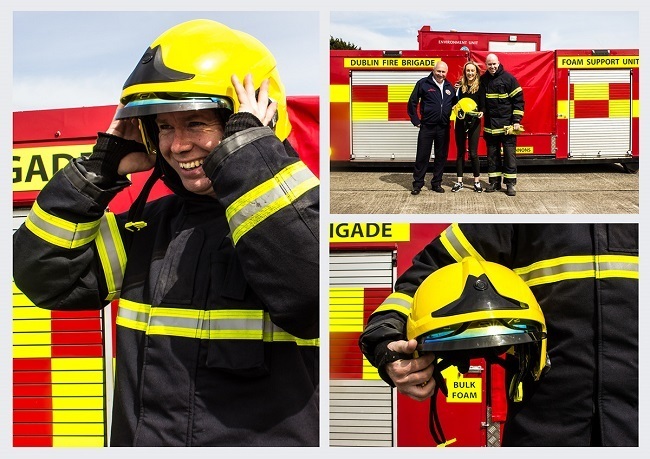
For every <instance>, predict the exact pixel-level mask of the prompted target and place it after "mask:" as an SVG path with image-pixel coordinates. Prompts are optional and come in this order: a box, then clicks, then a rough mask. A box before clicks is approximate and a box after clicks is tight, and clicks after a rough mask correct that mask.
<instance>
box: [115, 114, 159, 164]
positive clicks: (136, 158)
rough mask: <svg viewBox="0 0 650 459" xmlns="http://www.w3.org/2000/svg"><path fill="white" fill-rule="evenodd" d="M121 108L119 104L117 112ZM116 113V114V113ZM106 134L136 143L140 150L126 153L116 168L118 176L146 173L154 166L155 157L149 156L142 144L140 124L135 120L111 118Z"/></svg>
mask: <svg viewBox="0 0 650 459" xmlns="http://www.w3.org/2000/svg"><path fill="white" fill-rule="evenodd" d="M122 107H123V105H122V104H119V105H118V107H117V111H119V110H120V109H121V108H122ZM117 111H116V113H117ZM106 133H107V134H111V135H114V136H117V137H121V138H122V139H124V140H129V141H132V142H137V143H138V145H140V146H141V147H142V149H138V150H134V151H133V152H131V153H127V154H126V155H125V156H124V157H123V158H122V159H121V160H120V164H119V166H118V168H117V173H118V174H119V175H127V174H133V173H135V172H143V171H148V170H150V169H152V168H153V167H154V165H155V164H156V157H155V156H154V155H149V154H148V153H147V150H146V148H145V146H144V144H142V135H141V133H140V124H139V122H138V120H137V119H136V118H127V119H117V118H113V121H111V124H110V126H108V129H106Z"/></svg>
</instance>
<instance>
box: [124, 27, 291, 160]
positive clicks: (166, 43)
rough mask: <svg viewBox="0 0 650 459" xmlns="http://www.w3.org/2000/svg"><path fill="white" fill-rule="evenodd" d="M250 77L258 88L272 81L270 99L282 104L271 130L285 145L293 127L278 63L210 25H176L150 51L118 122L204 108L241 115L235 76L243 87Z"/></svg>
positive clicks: (246, 40) (128, 86)
mask: <svg viewBox="0 0 650 459" xmlns="http://www.w3.org/2000/svg"><path fill="white" fill-rule="evenodd" d="M249 73H250V74H251V75H252V77H253V82H254V84H255V85H257V87H258V88H259V85H260V84H261V83H262V81H263V80H265V79H268V80H269V99H271V100H272V101H275V102H277V104H278V109H277V113H276V120H275V122H274V124H273V125H272V126H271V127H273V128H274V129H275V134H276V135H277V136H278V138H280V140H284V139H286V138H287V137H288V135H289V133H290V132H291V124H290V123H289V117H288V114H287V103H286V95H285V90H284V86H283V84H282V81H281V80H280V75H279V73H278V70H277V66H276V61H275V58H274V57H273V55H272V54H271V52H270V51H269V50H268V49H267V48H266V46H264V45H263V44H262V43H261V42H260V41H259V40H257V39H256V38H254V37H252V36H251V35H248V34H247V33H244V32H240V31H238V30H234V29H231V28H229V27H227V26H225V25H223V24H220V23H218V22H215V21H211V20H207V19H196V20H192V21H188V22H184V23H181V24H179V25H176V26H174V27H172V28H170V29H169V30H167V31H166V32H164V33H163V34H162V35H160V36H159V37H158V38H157V39H156V40H155V41H154V42H153V43H152V44H151V45H150V47H149V48H148V49H147V51H146V52H145V53H144V55H143V56H142V58H141V59H140V61H139V62H138V64H137V66H136V67H135V69H134V70H133V72H132V73H131V75H130V76H129V78H128V79H127V81H126V83H125V84H124V88H123V91H122V95H121V98H120V102H121V103H122V104H123V105H124V107H123V108H122V109H121V110H120V111H119V112H118V114H117V117H118V118H135V117H138V118H140V117H143V116H146V115H154V114H157V113H165V112H174V111H185V110H199V109H204V108H225V109H228V110H230V111H231V112H233V113H236V112H237V111H238V109H239V101H238V99H237V94H236V92H235V88H234V87H233V85H232V82H231V76H232V75H236V76H237V77H238V78H239V80H240V81H242V82H243V80H244V77H245V76H246V75H247V74H249ZM145 142H146V143H148V142H147V139H145ZM147 147H148V148H149V145H147Z"/></svg>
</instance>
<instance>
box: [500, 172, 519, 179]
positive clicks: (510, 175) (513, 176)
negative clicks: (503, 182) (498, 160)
mask: <svg viewBox="0 0 650 459" xmlns="http://www.w3.org/2000/svg"><path fill="white" fill-rule="evenodd" d="M503 176H504V177H505V178H517V174H506V173H505V172H504V173H503Z"/></svg>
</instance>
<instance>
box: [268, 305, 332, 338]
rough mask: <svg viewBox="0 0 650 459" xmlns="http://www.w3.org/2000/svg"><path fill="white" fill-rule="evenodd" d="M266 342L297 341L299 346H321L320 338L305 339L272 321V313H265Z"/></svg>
mask: <svg viewBox="0 0 650 459" xmlns="http://www.w3.org/2000/svg"><path fill="white" fill-rule="evenodd" d="M263 340H264V341H265V342H267V343H268V342H295V343H296V344H297V345H298V346H320V339H318V338H315V339H304V338H298V337H296V336H293V335H292V334H290V333H287V332H286V331H284V330H282V329H281V328H280V327H278V326H277V325H275V324H274V323H273V322H271V315H270V314H269V313H268V312H265V313H264V337H263Z"/></svg>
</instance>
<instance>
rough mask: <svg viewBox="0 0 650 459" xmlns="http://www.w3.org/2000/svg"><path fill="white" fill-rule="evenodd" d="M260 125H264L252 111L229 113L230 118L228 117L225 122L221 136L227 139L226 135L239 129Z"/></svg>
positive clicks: (228, 135) (230, 134)
mask: <svg viewBox="0 0 650 459" xmlns="http://www.w3.org/2000/svg"><path fill="white" fill-rule="evenodd" d="M261 126H264V125H263V124H262V122H261V121H260V120H259V118H257V116H255V115H253V114H252V113H248V112H239V113H235V114H234V115H231V116H230V118H228V122H227V123H226V129H225V131H224V133H223V138H224V139H227V138H228V137H230V136H232V135H233V134H236V133H238V132H240V131H244V130H246V129H250V128H254V127H261Z"/></svg>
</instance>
